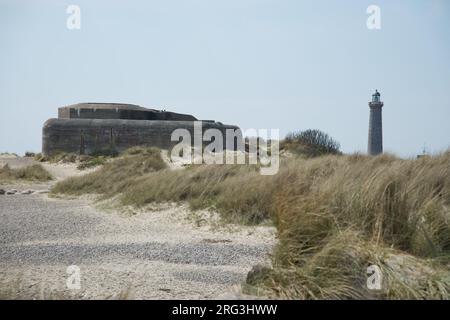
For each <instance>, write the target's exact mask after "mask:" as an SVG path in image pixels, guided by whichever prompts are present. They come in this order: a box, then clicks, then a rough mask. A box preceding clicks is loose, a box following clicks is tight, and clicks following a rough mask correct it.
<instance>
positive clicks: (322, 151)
mask: <svg viewBox="0 0 450 320" xmlns="http://www.w3.org/2000/svg"><path fill="white" fill-rule="evenodd" d="M280 149H282V150H289V151H292V152H294V153H297V154H302V155H306V156H309V157H317V156H322V155H326V154H341V152H340V150H339V149H340V144H339V142H337V141H336V140H334V139H333V138H331V137H330V136H329V135H328V134H326V133H325V132H322V131H320V130H312V129H308V130H305V131H299V132H291V133H289V134H287V136H286V138H285V139H284V140H283V141H282V142H281V144H280Z"/></svg>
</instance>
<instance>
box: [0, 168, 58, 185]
mask: <svg viewBox="0 0 450 320" xmlns="http://www.w3.org/2000/svg"><path fill="white" fill-rule="evenodd" d="M52 179H53V178H52V176H51V174H50V173H49V172H48V171H47V170H45V169H44V168H43V167H42V166H41V165H40V164H34V165H31V166H28V167H24V168H18V169H12V168H10V167H9V166H8V165H7V164H5V165H4V166H3V167H2V168H0V181H1V182H10V181H15V180H28V181H48V180H52Z"/></svg>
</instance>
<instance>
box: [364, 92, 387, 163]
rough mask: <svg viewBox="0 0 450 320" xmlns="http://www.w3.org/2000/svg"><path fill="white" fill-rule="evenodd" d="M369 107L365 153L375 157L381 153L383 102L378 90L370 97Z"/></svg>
mask: <svg viewBox="0 0 450 320" xmlns="http://www.w3.org/2000/svg"><path fill="white" fill-rule="evenodd" d="M369 107H370V118H369V143H368V146H367V152H368V153H369V155H377V154H380V153H383V123H382V116H381V109H382V108H383V102H381V100H380V93H379V92H378V90H375V93H374V94H373V95H372V101H371V102H369Z"/></svg>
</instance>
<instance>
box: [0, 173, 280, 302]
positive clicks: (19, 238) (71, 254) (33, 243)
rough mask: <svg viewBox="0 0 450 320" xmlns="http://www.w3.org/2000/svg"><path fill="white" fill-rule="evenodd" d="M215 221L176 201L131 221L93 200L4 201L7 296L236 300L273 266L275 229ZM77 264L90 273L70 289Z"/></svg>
mask: <svg viewBox="0 0 450 320" xmlns="http://www.w3.org/2000/svg"><path fill="white" fill-rule="evenodd" d="M63 171H64V170H63ZM45 187H46V188H48V187H49V186H48V185H47V186H45V185H39V186H25V185H20V186H17V187H16V188H17V189H18V190H19V191H20V189H26V188H35V189H39V188H45ZM19 188H20V189H19ZM214 217H215V216H214V215H212V216H210V214H209V213H207V212H200V213H195V214H193V213H190V211H189V210H188V209H187V208H186V207H184V206H175V205H166V206H164V207H159V208H147V209H145V210H140V211H139V212H135V214H134V215H130V214H129V213H127V214H124V213H123V212H116V211H114V210H111V209H109V210H105V209H101V210H100V209H98V206H97V207H96V206H94V205H93V204H92V201H90V200H88V199H76V200H67V199H52V198H48V197H47V195H46V194H31V195H22V194H16V195H0V221H1V224H0V291H3V292H5V291H7V292H9V293H8V294H7V295H9V296H11V297H12V298H14V297H32V298H53V297H56V298H58V297H66V298H67V297H75V298H87V299H91V298H117V297H121V298H124V297H125V298H135V299H203V298H218V297H221V298H223V297H228V296H229V294H230V293H231V292H233V290H234V291H235V290H236V289H235V288H236V285H239V284H240V283H241V282H242V281H243V280H244V279H245V276H246V274H247V272H248V271H249V270H250V269H251V267H252V266H253V265H254V264H257V263H267V262H268V253H270V251H271V249H272V246H273V244H274V241H275V240H274V229H273V228H272V227H264V226H261V227H244V226H221V225H216V224H215V223H214V221H215V219H214ZM69 265H77V266H78V267H79V268H80V270H81V289H79V290H73V289H72V290H69V289H67V286H66V281H67V278H68V276H69V274H67V273H66V269H67V267H68V266H69ZM3 295H5V293H3ZM0 297H1V293H0Z"/></svg>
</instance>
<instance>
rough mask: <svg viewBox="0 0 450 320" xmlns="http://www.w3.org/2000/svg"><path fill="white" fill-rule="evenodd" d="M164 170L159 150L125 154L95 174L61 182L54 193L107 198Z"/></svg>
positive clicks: (54, 189) (144, 150)
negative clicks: (139, 178)
mask: <svg viewBox="0 0 450 320" xmlns="http://www.w3.org/2000/svg"><path fill="white" fill-rule="evenodd" d="M165 167H166V164H165V163H164V161H163V160H162V158H161V154H160V151H159V150H158V149H154V148H148V149H142V150H141V152H139V153H135V154H128V153H126V154H124V155H123V156H122V157H120V158H117V159H115V160H113V161H111V162H108V163H106V164H105V165H104V166H103V167H102V168H100V169H98V170H97V171H94V172H92V173H89V174H86V175H83V176H80V177H71V178H68V179H66V180H64V181H61V182H58V183H57V184H56V185H55V186H54V188H53V189H52V193H53V194H57V193H64V194H70V195H81V194H85V193H93V194H103V195H104V197H109V196H114V195H116V194H118V193H120V192H122V191H123V190H126V188H128V187H129V186H130V185H133V184H134V182H135V180H136V179H137V178H138V177H140V176H142V175H145V174H146V173H149V172H153V171H157V170H161V169H163V168H165Z"/></svg>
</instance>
